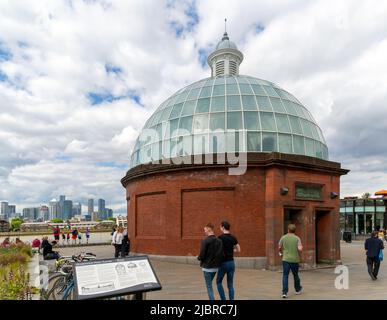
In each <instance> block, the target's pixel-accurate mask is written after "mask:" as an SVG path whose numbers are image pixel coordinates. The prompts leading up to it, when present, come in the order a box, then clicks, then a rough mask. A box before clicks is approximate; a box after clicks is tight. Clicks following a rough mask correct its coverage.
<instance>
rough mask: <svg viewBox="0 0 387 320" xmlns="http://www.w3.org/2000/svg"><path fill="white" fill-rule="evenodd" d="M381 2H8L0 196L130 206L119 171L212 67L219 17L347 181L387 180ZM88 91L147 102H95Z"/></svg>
mask: <svg viewBox="0 0 387 320" xmlns="http://www.w3.org/2000/svg"><path fill="white" fill-rule="evenodd" d="M195 9H196V13H195V12H194V11H193V10H195ZM195 14H197V17H198V21H199V23H198V24H197V25H195V23H196V16H195ZM386 14H387V5H386V4H385V3H384V2H381V1H371V4H370V3H369V2H367V3H365V2H357V1H350V0H343V1H340V2H339V3H337V1H333V0H329V1H326V0H320V1H313V2H310V1H292V0H287V1H280V2H274V1H268V0H267V1H260V2H256V1H252V0H244V1H240V0H238V1H237V0H230V1H227V3H226V4H224V5H219V3H218V2H217V1H202V0H200V1H196V2H195V1H171V0H169V1H150V0H146V1H118V0H117V1H64V0H63V1H49V0H45V1H33V2H32V1H17V2H1V3H0V49H1V50H5V49H6V50H7V51H9V52H10V53H11V58H10V59H8V58H6V59H5V58H3V59H2V56H1V51H0V79H2V74H5V75H6V77H7V79H5V80H0V149H1V153H0V198H2V199H8V200H9V201H10V202H11V203H12V202H14V203H17V204H18V205H19V206H20V207H19V209H20V210H21V208H22V207H23V206H24V205H38V204H40V203H45V202H47V201H49V200H50V199H51V198H53V197H55V198H58V196H59V194H66V195H67V196H68V197H73V199H74V200H75V201H76V200H77V199H80V200H81V199H87V197H89V196H90V197H91V196H93V197H96V198H97V197H105V198H106V200H107V206H109V205H110V206H111V207H113V208H116V209H117V210H120V212H125V196H124V189H123V188H122V187H121V185H120V178H122V176H123V175H124V174H125V171H126V167H125V166H126V165H128V162H129V151H130V150H131V148H132V146H133V143H134V141H135V139H136V137H137V134H138V132H139V131H140V130H141V127H142V125H143V123H145V121H146V119H147V118H148V117H149V116H150V115H151V113H152V112H153V111H154V110H155V108H157V106H158V105H159V104H160V103H161V102H162V101H163V100H165V99H166V98H168V97H169V96H170V95H172V94H173V93H174V92H175V91H177V90H178V89H180V88H181V87H183V86H185V85H188V84H190V83H192V82H194V81H197V80H199V79H201V78H204V77H208V76H209V70H208V69H203V68H202V67H201V64H200V61H199V56H198V51H199V49H205V50H206V51H210V50H211V49H212V48H213V47H214V45H215V44H216V43H217V41H219V40H220V38H221V35H222V33H223V28H224V26H223V18H224V17H227V18H228V27H227V28H228V33H229V36H230V37H231V39H232V40H233V41H235V42H236V43H237V45H238V47H239V48H240V49H241V50H242V51H243V53H244V56H245V60H244V62H243V64H242V65H241V73H243V74H248V75H252V76H256V77H259V78H263V79H267V80H270V81H273V82H275V83H277V84H278V85H280V86H282V87H283V88H284V89H287V90H289V91H290V92H292V93H293V94H294V95H295V96H296V97H298V98H299V99H300V100H301V101H302V102H303V103H304V104H305V105H306V106H307V107H308V108H309V110H310V111H311V112H312V114H313V116H314V117H315V118H316V120H317V122H318V123H319V124H320V126H321V127H322V129H323V131H324V133H325V137H326V140H327V142H328V146H329V148H330V154H331V158H332V160H334V161H340V162H342V163H343V166H344V167H346V168H349V169H351V170H352V172H351V173H350V174H349V175H348V176H347V177H345V178H343V184H342V194H343V195H350V194H352V193H358V194H361V193H363V192H365V191H370V192H374V191H376V190H377V189H380V188H385V187H386V186H384V185H382V184H383V181H385V180H383V178H384V177H385V175H386V174H385V172H386V168H385V167H383V166H382V165H381V166H378V164H379V162H380V159H383V158H385V156H386V155H387V152H386V151H384V148H382V147H381V143H382V142H383V138H382V137H383V136H384V135H385V133H386V124H387V120H384V119H387V117H386V115H387V109H386V108H385V101H386V100H387V99H386V98H387V87H386V85H385V84H386V83H387V73H386V72H385V71H386V70H387V60H386V59H385V57H386V56H387V20H386V19H384V17H385V16H386ZM257 25H260V26H263V27H264V31H263V32H261V33H257V32H256V26H257ZM179 28H181V30H180V31H179ZM177 33H178V36H177ZM106 66H110V67H111V68H116V69H114V70H115V71H114V72H106ZM90 93H95V94H110V95H112V96H115V97H122V96H128V95H132V96H138V97H140V101H141V104H142V105H143V107H142V106H139V105H138V104H136V102H135V101H134V100H133V99H130V98H127V99H120V100H114V101H112V102H110V103H108V102H105V103H102V104H98V105H94V106H93V105H91V103H90V100H89V99H88V94H90ZM378 161H379V162H378ZM109 163H112V164H117V165H118V166H117V167H114V166H109V165H108V164H109ZM123 168H125V169H123ZM367 177H369V179H367ZM375 177H378V178H375ZM371 178H372V179H371ZM354 186H356V187H354ZM21 191H22V192H21Z"/></svg>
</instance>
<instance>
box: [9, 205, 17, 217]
mask: <svg viewBox="0 0 387 320" xmlns="http://www.w3.org/2000/svg"><path fill="white" fill-rule="evenodd" d="M15 214H16V206H15V205H8V217H9V218H11V217H15Z"/></svg>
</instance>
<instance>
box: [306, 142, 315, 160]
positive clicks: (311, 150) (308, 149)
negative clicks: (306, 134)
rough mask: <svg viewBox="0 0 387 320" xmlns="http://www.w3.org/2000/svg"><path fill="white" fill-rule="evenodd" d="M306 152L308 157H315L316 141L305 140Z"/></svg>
mask: <svg viewBox="0 0 387 320" xmlns="http://www.w3.org/2000/svg"><path fill="white" fill-rule="evenodd" d="M305 150H306V155H307V156H310V157H314V156H315V151H314V141H313V140H312V139H305Z"/></svg>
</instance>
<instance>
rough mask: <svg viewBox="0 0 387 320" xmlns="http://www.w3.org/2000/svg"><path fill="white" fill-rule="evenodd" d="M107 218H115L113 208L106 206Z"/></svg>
mask: <svg viewBox="0 0 387 320" xmlns="http://www.w3.org/2000/svg"><path fill="white" fill-rule="evenodd" d="M106 218H113V210H112V209H109V208H106Z"/></svg>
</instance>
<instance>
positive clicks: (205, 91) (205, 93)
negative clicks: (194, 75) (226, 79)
mask: <svg viewBox="0 0 387 320" xmlns="http://www.w3.org/2000/svg"><path fill="white" fill-rule="evenodd" d="M211 91H212V87H203V88H202V91H201V92H200V98H203V97H211Z"/></svg>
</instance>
